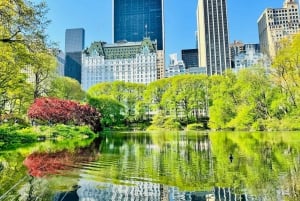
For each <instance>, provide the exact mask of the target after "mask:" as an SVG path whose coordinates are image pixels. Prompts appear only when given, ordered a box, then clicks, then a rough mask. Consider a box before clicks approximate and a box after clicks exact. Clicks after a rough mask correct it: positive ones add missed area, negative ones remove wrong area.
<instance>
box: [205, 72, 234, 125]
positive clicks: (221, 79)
mask: <svg viewBox="0 0 300 201" xmlns="http://www.w3.org/2000/svg"><path fill="white" fill-rule="evenodd" d="M236 81H237V77H236V75H235V74H234V73H233V72H231V71H227V72H226V73H225V75H223V76H222V75H214V76H211V77H210V82H209V93H208V96H209V99H210V100H211V103H210V104H211V105H210V107H209V127H210V128H213V129H217V130H218V129H225V128H228V127H227V124H228V123H229V122H230V121H231V120H232V119H233V118H234V117H235V115H236V112H237V111H236V106H237V105H238V104H239V101H240V100H239V96H238V94H239V90H238V89H237V88H235V83H236Z"/></svg>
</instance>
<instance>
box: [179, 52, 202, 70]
mask: <svg viewBox="0 0 300 201" xmlns="http://www.w3.org/2000/svg"><path fill="white" fill-rule="evenodd" d="M181 58H182V60H183V62H184V64H185V67H186V68H194V67H199V64H198V49H186V50H181Z"/></svg>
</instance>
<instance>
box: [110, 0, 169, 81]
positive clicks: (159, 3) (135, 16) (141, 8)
mask: <svg viewBox="0 0 300 201" xmlns="http://www.w3.org/2000/svg"><path fill="white" fill-rule="evenodd" d="M145 37H146V38H150V40H152V41H154V40H156V41H157V59H158V61H157V63H158V65H157V78H158V79H160V78H163V77H164V1H163V0H113V39H114V42H115V43H117V42H120V41H128V42H140V41H142V40H143V39H144V38H145Z"/></svg>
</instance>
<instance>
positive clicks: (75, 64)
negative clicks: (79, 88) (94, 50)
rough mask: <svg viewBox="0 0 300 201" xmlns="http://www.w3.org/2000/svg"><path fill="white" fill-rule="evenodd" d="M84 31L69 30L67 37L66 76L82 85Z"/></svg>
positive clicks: (79, 29) (80, 29)
mask: <svg viewBox="0 0 300 201" xmlns="http://www.w3.org/2000/svg"><path fill="white" fill-rule="evenodd" d="M84 34H85V32H84V29H82V28H78V29H67V30H66V35H65V54H66V59H65V73H64V74H65V76H67V77H71V78H74V79H76V80H78V82H79V83H81V57H82V56H81V55H82V50H83V48H84Z"/></svg>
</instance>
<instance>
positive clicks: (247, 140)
mask: <svg viewBox="0 0 300 201" xmlns="http://www.w3.org/2000/svg"><path fill="white" fill-rule="evenodd" d="M299 164H300V133H292V132H289V133H237V132H234V133H209V134H205V133H197V132H158V133H151V134H150V133H146V132H145V133H136V132H124V133H105V134H103V135H102V136H101V137H98V138H95V139H86V140H79V141H78V140H77V141H76V140H68V141H64V142H57V141H47V142H43V143H38V144H33V145H30V146H25V147H24V146H23V147H18V148H15V147H13V146H12V147H10V146H7V147H5V146H3V145H1V146H0V200H1V201H2V200H9V201H11V200H54V201H63V200H64V201H76V200H80V201H92V200H93V201H94V200H104V201H125V200H128V201H131V200H132V201H139V200H141V201H143V200H147V201H156V200H157V201H162V200H168V201H177V200H180V201H254V200H258V201H268V200H272V201H274V200H276V201H277V200H278V201H281V200H295V201H296V200H300V174H299V173H300V169H299Z"/></svg>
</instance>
